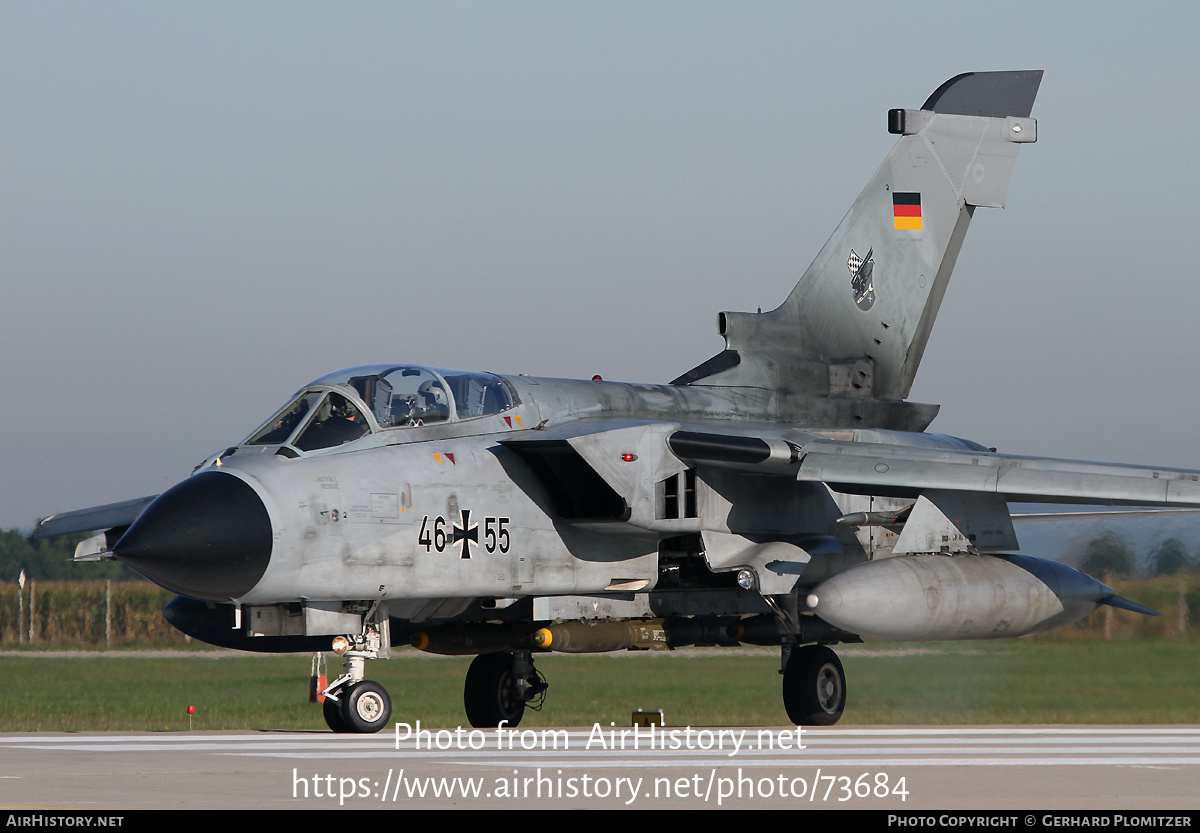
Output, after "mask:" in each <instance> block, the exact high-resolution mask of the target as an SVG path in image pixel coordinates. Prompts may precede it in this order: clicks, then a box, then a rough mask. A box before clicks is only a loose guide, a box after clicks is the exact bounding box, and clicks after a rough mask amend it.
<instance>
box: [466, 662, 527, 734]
mask: <svg viewBox="0 0 1200 833" xmlns="http://www.w3.org/2000/svg"><path fill="white" fill-rule="evenodd" d="M512 662H513V655H512V654H506V653H500V654H480V655H479V656H477V657H475V659H474V660H473V661H472V662H471V667H470V668H468V669H467V682H466V686H465V687H464V689H463V705H464V706H466V709H467V722H468V723H470V724H471V725H472V726H474V727H475V728H476V729H494V728H496V727H497V726H499V725H500V721H502V720H503V721H507V723H505V725H506V726H517V725H519V724H520V722H521V717H522V716H523V715H524V714H525V703H524V702H522V701H521V700H519V699H517V697H516V692H515V690H514V686H513V674H512Z"/></svg>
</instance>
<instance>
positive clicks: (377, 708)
mask: <svg viewBox="0 0 1200 833" xmlns="http://www.w3.org/2000/svg"><path fill="white" fill-rule="evenodd" d="M339 638H340V637H339ZM347 639H348V641H349V644H350V645H352V646H353V647H350V648H348V649H347V650H345V651H344V652H343V653H342V656H344V657H345V658H346V666H345V668H346V671H345V673H344V674H342V676H340V677H338V678H337V679H336V680H334V681H333V682H332V683H330V684H329V686H328V687H327V688H326V689H325V690H324V691H322V692H321V694H322V695H324V697H325V703H324V706H323V714H324V717H325V725H327V726H328V727H329V728H330V729H332V730H333V731H335V732H338V733H339V734H349V733H354V734H372V733H374V732H378V731H379V730H380V729H382V728H383V727H384V726H386V725H387V724H388V720H390V719H391V716H392V698H390V697H389V696H388V693H387V690H386V689H385V688H384V687H383V686H381V685H380V684H379V683H377V682H374V681H372V680H366V679H363V675H364V666H365V665H366V661H367V660H369V659H377V658H378V657H379V643H380V640H379V634H378V631H375V630H374V629H372V628H369V629H368V630H367V632H366V633H365V634H363V635H361V636H355V637H348V638H347Z"/></svg>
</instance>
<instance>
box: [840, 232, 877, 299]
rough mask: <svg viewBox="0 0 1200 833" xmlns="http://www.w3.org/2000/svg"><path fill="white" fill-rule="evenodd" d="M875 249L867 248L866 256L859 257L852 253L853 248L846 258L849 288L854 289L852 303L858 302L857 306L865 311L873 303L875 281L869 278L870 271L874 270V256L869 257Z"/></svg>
mask: <svg viewBox="0 0 1200 833" xmlns="http://www.w3.org/2000/svg"><path fill="white" fill-rule="evenodd" d="M874 252H875V249H874V248H871V249H868V250H867V256H866V257H859V256H858V255H857V254H855V253H854V249H851V250H850V257H849V258H847V259H846V268H847V269H849V270H850V275H851V277H850V288H851V289H852V290H853V291H854V303H856V304H858V308H859V309H860V310H863V311H864V312H866V311H867V310H869V309H870V308H871V306H872V305H873V304H874V303H875V282H874V281H872V280H871V273H872V272H874V271H875V258H873V257H871V255H872V254H874Z"/></svg>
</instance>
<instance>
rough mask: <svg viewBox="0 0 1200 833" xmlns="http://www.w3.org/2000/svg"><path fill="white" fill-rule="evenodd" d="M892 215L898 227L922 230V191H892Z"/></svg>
mask: <svg viewBox="0 0 1200 833" xmlns="http://www.w3.org/2000/svg"><path fill="white" fill-rule="evenodd" d="M892 215H893V218H894V219H895V222H896V228H898V229H909V230H912V231H920V230H921V193H920V192H919V191H911V192H902V191H893V192H892Z"/></svg>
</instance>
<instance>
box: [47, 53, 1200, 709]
mask: <svg viewBox="0 0 1200 833" xmlns="http://www.w3.org/2000/svg"><path fill="white" fill-rule="evenodd" d="M1040 81H1041V73H1040V72H1006V73H976V74H966V75H962V76H958V77H956V78H954V79H951V80H950V81H948V82H946V84H944V85H942V86H941V87H939V88H938V90H937V91H935V93H934V94H933V95H932V96H930V99H929V100H928V101H927V102H926V105H925V106H924V107H923V108H922V109H919V110H894V111H892V112H891V113H889V128H890V130H891V131H892V132H893V133H896V134H897V135H899V137H900V138H899V140H898V142H897V144H896V146H895V148H894V149H893V150H892V152H891V153H890V154H889V155H888V157H887V159H886V160H885V161H884V163H883V165H882V166H881V167H880V168H879V170H878V171H877V172H876V173H875V175H874V176H873V177H872V178H871V180H870V181H869V183H868V184H867V187H866V189H864V191H863V193H862V195H861V196H860V197H859V198H858V200H857V201H856V202H855V203H854V205H853V207H852V208H851V209H850V211H849V213H847V215H846V216H845V218H844V219H843V220H842V222H841V223H840V224H839V225H838V227H837V229H836V231H835V232H834V234H833V236H832V237H831V238H830V240H829V242H828V243H827V244H826V245H825V247H824V248H823V249H822V250H821V252H820V253H819V254H818V255H817V257H816V259H815V260H814V261H813V264H812V265H811V266H810V267H809V269H808V270H807V271H806V272H805V273H804V275H803V276H802V277H801V278H800V281H799V282H798V283H797V285H796V287H795V289H793V290H792V292H791V294H790V295H789V296H788V297H787V299H786V300H785V301H784V302H783V304H782V305H780V306H779V307H778V308H777V309H775V310H771V311H768V312H765V313H735V312H723V313H721V314H720V315H719V316H718V329H719V332H720V333H721V334H722V335H723V336H724V338H725V349H724V350H723V351H722V352H721V353H719V354H717V355H716V356H714V357H713V358H712V359H710V360H708V361H706V362H703V363H702V364H700V365H698V366H697V367H696V368H694V369H693V370H691V371H688V372H687V373H684V374H683V375H682V376H680V377H679V378H678V379H676V380H675V381H674V382H673V383H671V384H667V385H634V384H621V383H614V382H604V381H599V380H596V381H574V380H563V379H543V378H534V377H525V376H517V377H499V376H495V375H492V374H487V373H470V372H463V371H452V370H443V369H437V368H424V367H417V366H410V365H400V364H397V365H374V366H368V367H363V368H352V369H349V370H345V371H340V372H338V373H335V374H331V375H330V376H327V377H322V378H321V379H319V380H317V381H316V382H314V383H313V384H311V385H308V386H306V387H305V388H303V389H302V390H301V391H300V392H299V393H298V394H297V396H296V398H295V399H294V400H293V401H292V402H290V403H288V405H286V406H285V407H284V408H283V409H282V410H281V411H280V412H279V413H278V414H276V415H275V416H274V417H272V418H271V419H270V420H268V421H267V422H266V423H264V425H263V426H261V427H260V428H259V429H257V430H256V431H254V432H253V433H252V434H251V435H250V436H249V438H248V439H247V440H246V441H244V442H243V443H242V444H240V445H238V446H235V447H232V448H230V449H228V450H226V451H225V452H223V453H221V454H219V455H215V456H214V457H212V458H211V459H209V460H207V461H205V463H203V464H202V465H201V466H200V467H198V471H197V472H196V473H195V474H194V476H193V477H192V478H189V479H188V480H185V481H184V482H183V483H181V484H179V485H178V486H176V487H174V488H173V489H171V490H169V491H168V492H166V493H164V494H163V495H161V496H159V497H158V498H157V499H155V500H154V501H153V502H149V500H148V499H142V500H139V501H129V502H126V503H124V504H114V505H111V506H108V507H101V509H100V510H84V511H82V512H78V513H69V514H67V515H63V516H57V517H54V518H50V519H47V520H46V521H45V522H44V523H43V524H42V526H41V528H40V531H39V534H41V535H51V534H61V533H64V532H69V531H79V530H82V529H89V530H90V529H95V528H96V527H101V526H102V527H105V528H106V531H105V532H102V533H101V534H99V535H97V536H95V537H94V538H92V539H90V540H89V541H87V542H85V543H84V544H83V545H81V547H80V553H79V555H80V557H116V558H118V559H121V560H123V561H125V562H127V563H129V564H130V565H132V566H133V567H134V568H135V569H138V570H139V571H141V572H143V573H144V574H145V575H147V576H149V577H150V578H152V579H153V580H155V581H157V582H159V583H160V584H162V585H164V586H166V587H168V588H171V589H173V590H175V591H177V592H179V593H180V594H181V598H180V599H178V600H177V601H176V602H175V603H173V604H172V605H171V606H170V607H169V608H168V609H167V611H166V612H167V615H168V618H169V619H171V621H172V622H173V623H175V624H176V625H177V626H178V627H180V628H181V629H183V630H185V631H187V632H189V633H192V634H194V635H196V636H198V637H200V638H202V639H207V640H209V641H214V642H217V643H219V644H236V645H238V646H239V647H246V648H252V649H254V648H258V649H262V650H314V649H320V648H326V647H327V646H328V645H329V644H330V639H331V638H332V637H335V636H336V637H339V639H340V640H341V648H340V649H339V650H341V651H344V652H345V654H346V656H347V673H346V674H345V675H343V677H341V678H339V679H338V680H336V681H334V683H332V684H331V685H330V687H329V688H328V689H327V692H326V693H327V694H329V695H330V700H329V701H328V702H327V703H326V707H325V708H326V719H327V720H328V721H329V724H330V726H331V727H332V728H334V729H335V730H338V731H374V730H377V729H378V728H380V727H381V726H382V725H383V724H384V723H385V722H386V721H387V713H388V708H389V706H388V701H387V695H386V692H384V691H383V690H382V689H381V688H379V687H378V686H377V685H375V684H373V683H369V682H366V681H363V661H364V660H365V659H371V658H376V657H381V656H386V655H387V653H388V650H389V646H390V645H391V644H392V643H393V642H395V641H398V640H401V639H404V640H411V641H412V642H413V644H414V645H416V646H418V647H421V648H424V649H426V650H433V651H441V652H446V653H475V654H479V655H480V656H479V657H478V658H477V660H476V661H475V663H474V664H473V665H472V670H471V672H470V674H469V675H468V678H467V689H466V697H465V704H466V708H467V712H468V717H469V719H470V721H471V722H472V723H473V724H475V725H495V724H496V723H497V722H499V721H501V720H507V721H509V722H510V723H513V724H515V723H516V721H518V720H519V719H520V716H521V712H522V710H523V708H524V705H525V704H526V703H527V702H532V701H535V700H536V699H537V698H538V697H539V696H540V695H541V694H542V692H544V690H545V684H544V682H543V681H542V680H541V678H540V675H538V674H537V673H536V672H535V671H534V670H533V658H534V653H535V652H537V651H544V650H569V651H588V650H614V649H619V648H672V647H676V646H679V645H687V644H724V645H734V644H739V643H752V644H775V645H780V646H781V649H782V667H783V672H784V701H785V706H786V708H787V711H788V714H789V715H790V716H791V717H792V719H793V720H795V721H796V722H815V723H832V722H835V721H836V720H837V719H838V717H839V716H840V715H841V711H842V708H843V705H844V702H845V680H844V677H843V675H842V672H841V666H840V664H839V663H838V661H837V658H836V656H835V655H834V654H833V652H832V651H830V650H829V649H828V648H827V647H825V646H827V645H829V644H834V643H837V642H839V641H848V640H849V641H853V640H857V639H858V638H859V635H869V636H875V637H880V638H893V639H981V638H995V637H1002V636H1018V635H1022V634H1027V633H1035V632H1038V631H1041V630H1045V629H1047V628H1050V627H1056V626H1058V625H1060V624H1063V623H1065V622H1068V621H1073V620H1074V619H1076V618H1078V617H1079V616H1082V615H1085V614H1086V613H1087V612H1089V611H1091V610H1093V609H1094V608H1095V607H1096V605H1097V604H1102V603H1109V604H1118V605H1123V606H1126V607H1131V609H1136V605H1132V603H1128V602H1125V601H1124V600H1120V599H1118V598H1117V597H1116V596H1115V595H1114V594H1113V591H1112V590H1111V589H1110V588H1108V587H1105V586H1104V585H1103V584H1101V583H1099V582H1097V581H1095V580H1093V579H1091V578H1088V577H1087V576H1083V575H1082V574H1080V573H1077V572H1075V571H1073V570H1070V569H1068V568H1065V567H1061V566H1059V565H1051V564H1049V562H1044V561H1039V560H1037V559H1032V558H1028V557H1024V556H1017V555H1014V554H1013V553H1015V551H1016V550H1017V548H1018V542H1017V538H1016V533H1015V530H1014V528H1013V524H1012V520H1011V518H1010V516H1009V512H1008V506H1007V502H1008V501H1010V500H1020V501H1033V502H1037V501H1043V502H1053V503H1064V502H1078V503H1111V504H1119V505H1139V506H1140V505H1145V506H1200V481H1198V479H1197V473H1195V472H1185V471H1175V470H1167V469H1147V468H1138V467H1133V466H1115V465H1105V464H1097V463H1084V462H1072V461H1063V460H1050V459H1040V458H1026V457H1014V456H1008V455H1000V454H996V453H994V452H993V451H990V450H988V449H987V448H985V447H983V446H981V445H979V444H977V443H974V442H970V441H968V440H962V439H958V438H954V437H947V436H944V435H938V434H930V433H925V429H926V428H927V427H928V425H929V424H930V422H932V420H933V418H934V416H935V415H936V414H937V407H936V406H933V405H922V404H918V403H911V402H907V401H905V397H906V396H907V395H908V392H909V389H910V387H911V385H912V381H913V377H914V375H915V373H916V371H917V367H918V365H919V363H920V360H921V356H922V354H923V352H924V349H925V345H926V342H927V340H928V337H929V333H930V331H931V328H932V326H933V323H934V319H935V317H936V315H937V311H938V307H939V305H940V303H941V300H942V297H943V294H944V293H945V291H946V287H947V283H948V281H949V278H950V273H951V271H952V269H953V267H954V264H955V261H956V259H957V257H958V254H959V250H960V248H961V246H962V242H963V238H964V236H965V234H966V231H967V227H968V225H969V223H970V221H971V219H972V217H973V214H974V211H975V209H976V208H977V207H980V206H1003V205H1004V202H1005V196H1006V193H1007V189H1008V185H1009V180H1010V177H1011V174H1012V170H1013V165H1014V163H1015V160H1016V156H1017V152H1018V150H1019V149H1020V146H1021V145H1022V144H1026V143H1029V142H1032V141H1035V140H1036V136H1037V124H1036V122H1035V121H1034V120H1033V119H1032V118H1030V112H1031V108H1032V106H1033V100H1034V97H1035V96H1036V93H1037V89H1038V85H1039V84H1040ZM147 503H149V505H148V506H147V505H146V504H147ZM197 600H199V601H197ZM1143 611H1144V609H1143ZM1144 612H1148V611H1144ZM805 643H819V644H816V645H811V646H808V647H801V646H803V645H805ZM331 704H332V705H331Z"/></svg>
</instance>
